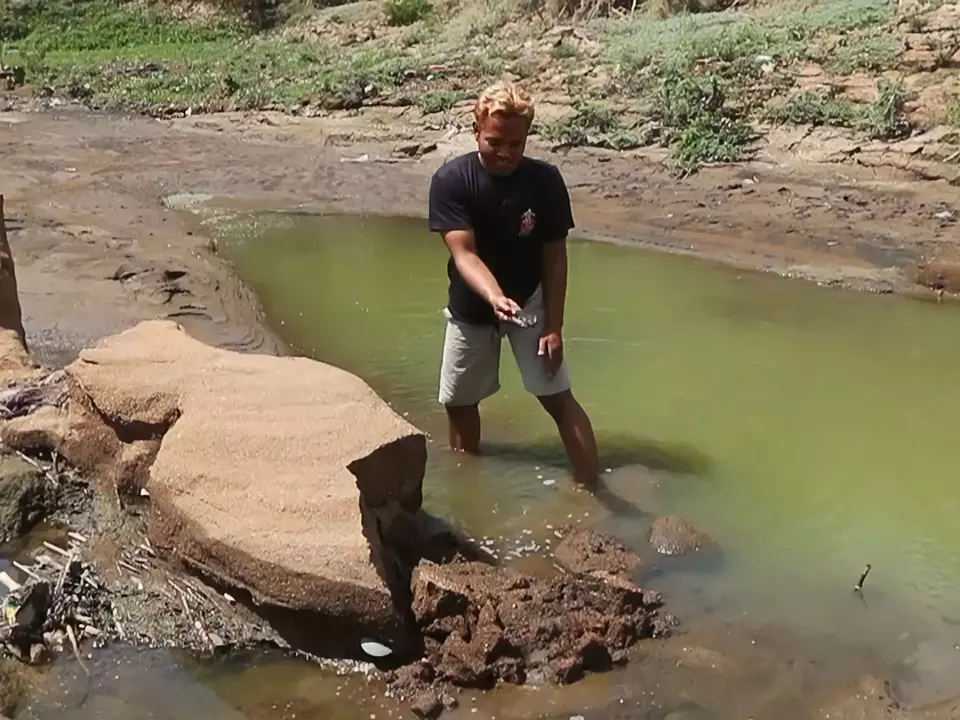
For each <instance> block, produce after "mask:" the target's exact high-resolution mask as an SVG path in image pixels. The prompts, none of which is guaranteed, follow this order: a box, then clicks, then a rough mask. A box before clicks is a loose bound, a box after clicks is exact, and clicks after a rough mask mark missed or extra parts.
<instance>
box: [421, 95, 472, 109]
mask: <svg viewBox="0 0 960 720" xmlns="http://www.w3.org/2000/svg"><path fill="white" fill-rule="evenodd" d="M469 97H470V93H468V92H466V91H464V90H428V91H427V92H425V93H423V94H422V95H421V96H420V109H421V110H422V111H423V112H424V113H425V114H427V115H430V114H432V113H443V112H450V111H451V110H452V109H453V107H454V105H456V104H457V103H458V102H460V101H462V100H466V99H467V98H469Z"/></svg>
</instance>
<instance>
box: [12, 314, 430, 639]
mask: <svg viewBox="0 0 960 720" xmlns="http://www.w3.org/2000/svg"><path fill="white" fill-rule="evenodd" d="M65 374H66V381H65V382H66V385H67V387H68V392H69V399H68V401H67V403H66V408H65V410H64V411H59V410H55V409H52V408H41V410H40V411H38V412H36V413H34V414H33V415H30V416H27V417H23V418H17V419H14V420H10V421H8V422H7V423H5V424H4V427H3V428H2V438H3V440H4V441H5V442H7V443H9V444H12V445H13V446H14V447H21V446H25V447H29V448H30V449H32V450H36V449H41V448H42V449H47V450H52V449H56V450H57V452H58V453H59V454H60V455H62V456H63V457H64V458H65V459H66V460H67V461H68V462H69V463H70V464H71V465H73V466H75V467H77V468H78V469H79V470H80V471H81V472H83V473H85V474H88V475H90V476H92V477H96V478H98V479H99V480H100V482H101V484H102V486H103V487H102V489H103V490H106V491H107V492H109V493H111V494H112V493H114V492H118V493H119V494H120V495H121V496H122V497H124V498H127V499H128V500H133V499H134V498H139V496H140V495H141V491H142V490H146V492H147V493H148V494H149V497H150V502H151V504H152V516H151V521H150V538H151V540H152V541H153V544H154V545H155V546H156V547H157V548H158V550H160V551H161V552H162V553H163V554H165V555H166V556H167V557H170V558H172V559H176V560H180V561H182V562H183V563H184V564H186V565H187V566H189V567H192V568H194V569H196V570H199V571H201V572H202V573H203V574H205V575H206V576H208V577H210V578H212V579H214V580H216V581H218V582H221V583H223V584H225V585H227V586H231V587H238V588H241V589H243V590H246V591H248V592H249V593H250V595H251V597H252V599H253V600H254V602H255V603H257V604H258V607H259V610H260V611H261V612H262V613H263V614H264V615H265V616H268V619H270V621H271V623H272V624H274V625H275V627H277V629H278V631H280V632H281V634H284V633H285V631H289V633H290V634H292V635H295V636H296V637H294V638H291V642H294V643H295V644H298V646H299V645H300V642H301V641H303V640H304V639H311V638H312V639H313V640H314V641H315V645H312V646H310V645H308V646H306V647H303V649H307V650H309V651H311V652H317V653H320V652H322V653H324V654H328V655H339V654H350V655H353V654H359V653H360V652H361V650H360V644H359V643H360V638H361V637H364V636H368V637H371V638H374V639H376V640H378V641H389V640H390V639H391V638H400V637H402V636H403V635H404V632H403V630H404V628H403V624H402V622H401V621H402V620H403V619H404V617H403V609H404V607H407V608H408V607H409V602H410V599H409V592H410V590H409V588H410V572H411V570H412V567H413V566H414V565H415V563H416V561H417V560H418V559H419V558H418V555H417V553H418V551H419V548H418V546H417V545H418V543H417V539H418V534H417V532H416V520H415V518H416V514H417V512H418V511H419V509H420V505H421V500H422V490H421V488H422V481H423V474H424V468H425V465H426V441H425V438H424V436H423V434H422V433H420V432H419V431H418V430H417V429H416V428H414V427H413V426H412V425H410V424H409V423H407V422H406V421H404V420H403V419H402V418H401V417H399V416H398V415H397V414H396V413H394V412H393V410H392V409H391V408H390V407H389V406H388V405H387V404H386V403H385V402H384V401H383V400H381V399H380V398H379V397H378V396H377V395H376V394H375V393H374V392H373V390H372V389H370V387H369V386H368V385H366V383H364V382H363V381H362V380H360V379H359V378H358V377H356V376H354V375H352V374H350V373H348V372H346V371H343V370H340V369H338V368H335V367H332V366H329V365H325V364H323V363H319V362H315V361H313V360H309V359H306V358H291V357H286V358H281V357H273V356H267V355H253V354H241V353H236V352H230V351H226V350H220V349H216V348H212V347H209V346H207V345H204V344H202V343H200V342H198V341H196V340H194V339H193V338H191V337H189V336H188V335H187V334H186V333H185V332H184V331H183V329H182V328H181V327H180V326H179V325H177V324H175V323H173V322H169V321H150V322H144V323H141V324H139V325H137V326H136V327H134V328H132V329H130V330H128V331H126V332H123V333H121V334H119V335H116V336H113V337H110V338H107V339H106V340H104V341H103V342H102V343H101V344H100V345H99V346H98V347H97V348H95V349H91V350H85V351H83V352H82V353H81V354H80V357H79V359H78V360H77V361H76V362H74V363H73V364H71V365H70V366H68V367H67V368H66V373H65ZM44 446H46V447H44ZM271 613H273V614H272V615H271ZM305 622H313V623H314V626H313V627H307V626H305V625H304V623H305Z"/></svg>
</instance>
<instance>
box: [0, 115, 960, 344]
mask: <svg viewBox="0 0 960 720" xmlns="http://www.w3.org/2000/svg"><path fill="white" fill-rule="evenodd" d="M400 113H401V111H400V110H391V109H379V110H377V109H374V110H372V111H370V112H367V113H365V114H364V115H363V116H361V117H354V118H349V117H343V118H335V119H330V118H328V119H320V118H315V119H304V118H292V117H285V116H278V115H270V114H267V113H252V114H249V115H245V116H242V115H216V116H200V117H193V118H187V119H183V120H173V121H157V120H152V119H146V118H139V117H134V118H127V117H117V116H104V115H94V114H90V113H88V112H86V111H82V110H68V111H63V112H61V113H59V114H53V113H23V114H17V113H0V192H2V193H3V194H4V195H5V196H6V199H7V212H8V217H9V218H10V228H9V229H10V231H11V244H12V246H13V250H14V254H15V259H16V262H17V268H18V274H19V275H20V277H21V278H22V280H21V281H20V282H21V292H22V298H21V301H22V303H23V310H24V324H25V325H26V327H27V332H28V335H29V339H30V341H31V344H32V347H33V350H34V352H35V353H37V354H39V355H40V356H41V357H45V354H46V355H49V357H50V359H52V360H57V359H59V356H55V355H52V354H51V353H53V351H54V350H57V352H59V353H60V355H63V352H62V349H63V348H64V347H66V348H67V349H68V351H67V354H69V349H70V348H77V347H81V346H83V345H86V344H88V343H89V342H90V341H91V340H93V339H95V338H97V337H100V336H102V335H104V334H108V333H112V332H115V331H117V330H119V329H121V328H122V327H125V326H128V325H130V324H131V323H134V322H136V321H138V320H140V319H143V318H147V317H157V316H163V317H172V318H175V319H177V320H178V321H180V322H181V323H183V324H184V326H185V327H186V328H187V330H188V331H189V332H190V333H191V334H194V335H196V336H197V337H199V338H201V339H203V340H205V341H207V342H211V343H214V344H216V345H220V346H225V347H232V348H237V349H246V350H251V351H264V352H276V351H279V350H281V347H280V345H279V344H278V342H277V341H276V340H275V338H273V337H272V336H271V335H270V334H269V332H267V331H266V330H265V329H264V328H263V327H262V325H261V324H260V322H259V314H258V312H257V310H256V308H255V299H254V298H253V297H252V295H251V294H250V293H249V292H248V291H247V290H246V289H245V288H244V287H243V286H242V284H241V283H239V282H238V280H237V279H236V278H235V277H234V276H233V275H232V273H231V272H230V271H229V269H228V268H227V267H226V266H225V264H224V263H223V262H221V261H220V260H218V259H217V258H216V256H215V255H214V254H213V253H212V252H211V251H210V243H209V240H208V238H206V237H204V235H203V234H202V232H200V231H199V228H198V227H197V226H196V223H193V224H191V218H190V217H189V214H187V213H179V212H176V211H175V210H172V209H170V208H168V207H167V206H166V205H165V204H164V202H163V198H165V197H168V196H171V195H175V194H178V193H202V194H209V195H212V196H217V197H225V198H231V199H232V200H231V202H236V203H237V204H239V206H240V207H243V208H298V207H300V208H304V209H311V210H341V211H350V212H368V213H383V214H392V213H397V214H399V213H410V212H411V211H413V212H417V213H419V214H423V213H424V212H425V210H426V192H427V186H428V180H429V175H430V173H431V172H432V171H433V170H434V169H435V168H436V167H437V166H438V165H439V164H440V162H442V161H443V159H444V158H445V157H448V156H449V155H450V154H452V153H455V152H460V151H465V150H467V149H469V148H470V145H471V141H472V138H471V137H470V135H469V134H467V133H461V134H459V135H454V136H453V137H449V133H447V134H446V135H445V134H444V133H443V132H442V131H436V132H435V133H434V134H433V135H434V136H433V137H424V136H423V134H422V131H417V130H416V129H415V128H413V127H412V126H411V125H409V124H404V122H403V120H402V118H401V117H399V115H400ZM417 132H420V133H421V134H420V135H417ZM420 141H422V142H427V143H437V144H438V147H437V148H436V149H434V150H432V151H430V152H427V153H426V154H423V155H422V157H416V156H418V155H419V152H417V151H416V150H415V148H416V145H417V142H420ZM398 146H401V147H407V151H408V152H410V153H412V154H413V155H414V156H415V157H413V158H409V157H404V158H403V159H398V158H397V157H396V155H397V154H398V153H396V152H395V150H396V149H397V147H398ZM532 150H533V152H535V153H536V154H538V155H541V156H548V157H549V158H550V159H552V160H553V161H555V162H557V163H558V164H559V165H560V166H561V168H562V169H563V171H564V173H565V175H566V177H567V180H568V182H569V184H570V186H571V192H572V195H573V200H574V207H575V212H576V216H577V220H578V223H579V226H580V230H581V232H582V233H584V234H585V235H587V236H588V237H592V238H596V239H611V238H619V239H621V240H624V241H629V242H637V243H640V244H642V245H645V246H650V247H656V248H660V249H664V250H669V251H674V252H683V253H692V254H694V255H697V256H701V257H704V258H710V259H715V260H720V261H723V262H728V263H733V264H737V265H741V266H744V267H752V268H761V269H767V270H774V271H777V272H781V273H784V274H791V275H796V276H803V277H807V278H810V279H814V280H818V281H821V282H830V283H839V284H843V285H846V286H850V287H855V288H859V289H869V290H875V291H884V292H889V291H906V292H910V291H913V290H916V289H917V286H915V285H913V283H912V282H911V281H910V280H909V278H910V277H912V270H911V268H912V267H913V266H914V264H915V263H917V262H922V261H924V260H925V259H929V258H933V257H949V256H950V255H951V252H952V250H951V247H950V244H951V243H950V236H951V233H955V229H954V222H955V218H956V217H957V210H958V208H957V207H956V203H957V195H956V189H955V188H952V187H951V186H949V185H948V184H946V183H933V182H922V183H921V182H916V181H909V180H906V179H903V178H902V177H900V176H898V174H897V172H896V171H894V170H887V169H883V168H880V169H877V168H867V167H862V166H856V165H851V164H844V165H803V164H800V163H794V164H790V163H791V161H790V159H789V158H785V157H780V158H778V160H779V163H778V164H776V165H775V164H773V163H772V162H771V163H768V164H764V163H753V164H751V165H749V166H745V167H723V168H711V169H707V170H705V171H703V172H701V173H700V174H698V175H696V176H693V177H690V178H687V179H683V180H679V179H676V178H674V177H671V176H670V174H669V173H668V172H667V171H666V170H665V168H664V167H663V165H662V164H661V163H660V162H659V160H658V158H657V157H656V156H655V155H652V154H650V153H649V152H648V153H643V154H624V155H618V154H616V153H610V152H605V151H585V150H575V151H571V152H570V153H568V154H565V155H558V154H553V153H549V152H546V151H544V150H543V148H542V147H538V146H537V145H536V143H534V144H533V147H532ZM364 156H366V157H365V158H364Z"/></svg>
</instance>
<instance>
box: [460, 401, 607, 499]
mask: <svg viewBox="0 0 960 720" xmlns="http://www.w3.org/2000/svg"><path fill="white" fill-rule="evenodd" d="M537 399H538V400H539V401H540V404H541V405H543V408H544V410H546V411H547V412H548V413H549V414H550V417H552V418H553V420H554V422H556V423H557V430H559V431H560V439H561V440H562V441H563V447H564V448H565V449H566V451H567V457H569V458H570V464H571V465H572V466H573V477H574V480H575V481H576V482H578V483H581V484H583V485H586V486H588V487H595V486H596V485H597V483H598V482H599V480H600V459H599V455H598V453H597V440H596V438H595V437H594V435H593V426H592V425H591V424H590V418H589V417H587V413H586V411H585V410H584V409H583V406H581V405H580V403H579V402H577V400H576V399H575V398H574V397H573V392H571V391H570V390H566V391H564V392H561V393H557V394H556V395H544V396H541V397H538V398H537ZM478 422H479V416H478ZM478 430H479V425H478Z"/></svg>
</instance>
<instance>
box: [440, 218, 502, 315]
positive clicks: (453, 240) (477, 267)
mask: <svg viewBox="0 0 960 720" xmlns="http://www.w3.org/2000/svg"><path fill="white" fill-rule="evenodd" d="M443 240H444V242H445V243H446V244H447V248H449V250H450V255H451V256H452V257H453V262H454V263H455V264H456V266H457V270H459V271H460V275H461V277H463V279H464V280H465V281H466V283H467V285H469V286H470V287H471V288H472V289H473V291H474V292H475V293H477V294H478V295H479V296H480V297H482V298H483V299H484V300H486V301H487V302H488V303H490V304H491V305H493V304H494V303H495V302H496V301H497V300H498V299H499V298H502V297H503V290H501V289H500V284H499V283H498V282H497V280H496V278H495V277H493V273H491V272H490V268H488V267H487V265H486V263H484V262H483V260H481V259H480V256H479V255H477V245H476V240H475V238H474V235H473V231H472V230H451V231H450V232H448V233H444V236H443Z"/></svg>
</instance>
